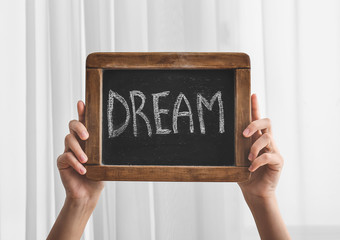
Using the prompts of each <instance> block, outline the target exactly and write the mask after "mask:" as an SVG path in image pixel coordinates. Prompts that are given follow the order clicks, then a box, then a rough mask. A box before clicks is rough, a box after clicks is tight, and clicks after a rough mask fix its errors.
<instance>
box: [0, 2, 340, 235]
mask: <svg viewBox="0 0 340 240" xmlns="http://www.w3.org/2000/svg"><path fill="white" fill-rule="evenodd" d="M94 51H111V52H112V51H237V52H246V53H248V54H249V55H250V58H251V67H252V92H256V93H257V94H258V96H259V98H260V105H261V111H262V115H263V116H265V117H269V118H271V119H272V123H273V128H274V138H275V139H276V141H277V144H278V146H279V148H280V150H281V153H282V155H283V156H284V158H285V167H284V171H283V174H282V177H281V180H280V184H279V187H278V190H277V194H278V200H279V204H280V209H281V212H282V214H283V217H284V220H285V222H286V224H287V225H288V228H289V230H290V232H291V234H292V236H293V239H340V218H339V215H340V204H339V203H340V192H339V183H340V167H339V162H340V157H339V152H340V141H339V139H338V138H339V134H340V94H339V91H340V1H336V0H333V1H331V0H324V1H321V0H320V1H316V0H309V1H307V0H298V1H293V0H285V1H278V0H277V1H273V0H263V1H260V0H186V1H184V0H183V1H180V0H150V1H147V0H115V1H108V0H105V1H104V0H101V1H90V0H86V1H76V0H72V1H69V0H58V1H42V0H27V1H19V0H17V1H10V0H7V1H6V0H1V1H0V72H1V74H0V113H1V115H0V136H1V137H0V152H1V154H0V164H1V165H0V239H1V240H2V239H25V238H26V239H44V238H45V237H46V236H47V234H48V232H49V230H50V228H51V226H52V224H53V223H54V220H55V217H56V216H57V214H58V212H59V210H60V208H61V206H62V204H63V200H64V197H65V194H64V190H63V187H62V185H61V182H60V178H59V174H58V171H57V169H56V159H57V156H58V155H59V154H61V153H62V152H63V148H64V146H63V144H64V137H65V135H66V134H67V131H68V122H69V121H70V120H71V119H74V118H76V116H77V115H76V102H77V100H78V99H83V100H84V93H85V87H84V86H85V85H84V84H85V59H86V56H87V55H88V54H89V53H91V52H94ZM84 238H85V239H117V240H121V239H123V240H125V239H127V240H128V239H134V240H135V239H142V240H143V239H145V240H150V239H151V240H154V239H157V240H158V239H160V240H165V239H166V240H167V239H169V240H170V239H175V240H177V239H185V240H190V239H193V240H194V239H202V240H205V239H214V240H215V239H216V240H218V239H258V238H259V237H258V235H257V232H256V228H255V224H254V221H253V219H252V216H251V213H250V211H249V209H248V207H247V206H246V204H245V202H244V200H243V197H242V194H241V192H240V190H239V188H238V186H237V184H233V183H134V182H118V183H115V182H109V183H107V184H106V188H105V190H104V192H103V194H102V196H101V199H100V201H99V204H98V206H97V208H96V210H95V212H94V215H93V218H92V219H91V220H90V222H89V224H88V227H87V229H86V231H85V234H84Z"/></svg>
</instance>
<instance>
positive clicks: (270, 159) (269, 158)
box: [249, 153, 280, 172]
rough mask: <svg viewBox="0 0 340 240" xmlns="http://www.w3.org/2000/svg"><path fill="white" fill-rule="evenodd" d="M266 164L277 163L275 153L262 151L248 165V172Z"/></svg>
mask: <svg viewBox="0 0 340 240" xmlns="http://www.w3.org/2000/svg"><path fill="white" fill-rule="evenodd" d="M266 164H270V165H279V164H280V162H279V159H278V156H277V154H275V153H264V154H261V155H260V156H259V157H257V158H256V159H255V160H254V161H253V162H252V164H251V165H250V167H249V171H250V172H254V171H256V170H257V169H258V168H259V167H261V166H264V165H266Z"/></svg>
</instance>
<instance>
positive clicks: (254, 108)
mask: <svg viewBox="0 0 340 240" xmlns="http://www.w3.org/2000/svg"><path fill="white" fill-rule="evenodd" d="M260 118H261V116H260V107H259V102H258V99H257V95H256V94H255V93H254V94H253V95H251V119H252V121H255V120H259V119H260ZM261 135H262V132H261V131H260V130H258V131H256V132H255V133H254V135H253V139H254V140H256V139H258V138H259V137H260V136H261Z"/></svg>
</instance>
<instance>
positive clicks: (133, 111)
mask: <svg viewBox="0 0 340 240" xmlns="http://www.w3.org/2000/svg"><path fill="white" fill-rule="evenodd" d="M135 96H137V97H140V99H142V103H141V105H140V106H139V107H138V109H137V111H136V106H135ZM130 99H131V104H132V119H133V135H135V137H137V121H136V120H137V119H136V115H137V114H138V115H139V116H140V117H141V118H143V119H144V121H145V123H146V127H147V129H148V135H149V136H150V137H151V135H152V129H151V125H150V121H149V119H148V118H147V117H146V116H145V114H144V113H143V112H142V109H143V107H144V104H145V95H144V94H143V93H142V92H141V91H138V90H134V91H130Z"/></svg>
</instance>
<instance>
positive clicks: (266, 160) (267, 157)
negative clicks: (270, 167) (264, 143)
mask: <svg viewBox="0 0 340 240" xmlns="http://www.w3.org/2000/svg"><path fill="white" fill-rule="evenodd" d="M262 155H263V157H262V159H263V161H264V162H268V161H269V160H270V155H269V154H268V153H264V154H262Z"/></svg>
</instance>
